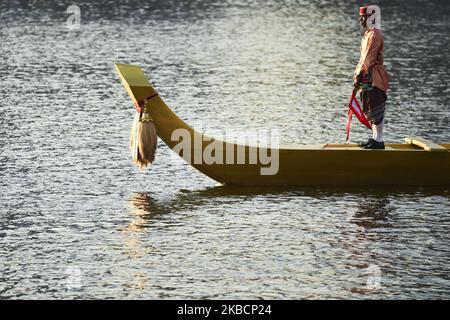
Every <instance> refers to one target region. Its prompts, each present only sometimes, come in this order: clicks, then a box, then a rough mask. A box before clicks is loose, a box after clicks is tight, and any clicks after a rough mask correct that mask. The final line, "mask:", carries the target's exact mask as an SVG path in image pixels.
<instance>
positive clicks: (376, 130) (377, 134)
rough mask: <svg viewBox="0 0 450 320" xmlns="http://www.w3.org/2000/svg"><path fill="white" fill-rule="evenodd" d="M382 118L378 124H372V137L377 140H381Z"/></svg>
mask: <svg viewBox="0 0 450 320" xmlns="http://www.w3.org/2000/svg"><path fill="white" fill-rule="evenodd" d="M383 129H384V119H383V120H382V121H381V122H380V123H379V124H373V125H372V131H373V138H374V139H375V140H376V141H378V142H383Z"/></svg>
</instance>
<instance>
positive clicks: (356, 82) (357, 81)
mask: <svg viewBox="0 0 450 320" xmlns="http://www.w3.org/2000/svg"><path fill="white" fill-rule="evenodd" d="M353 80H354V81H353V86H354V87H359V86H360V85H361V82H362V72H360V73H359V74H355V76H354V79H353Z"/></svg>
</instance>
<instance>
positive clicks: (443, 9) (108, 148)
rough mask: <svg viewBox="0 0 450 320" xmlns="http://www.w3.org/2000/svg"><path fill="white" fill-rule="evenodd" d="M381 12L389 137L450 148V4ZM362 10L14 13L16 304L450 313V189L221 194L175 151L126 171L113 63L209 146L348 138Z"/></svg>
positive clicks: (9, 160)
mask: <svg viewBox="0 0 450 320" xmlns="http://www.w3.org/2000/svg"><path fill="white" fill-rule="evenodd" d="M377 3H378V4H379V5H380V7H381V8H382V28H383V30H384V32H385V36H386V43H385V46H386V51H385V60H386V61H385V62H386V67H387V69H388V72H389V74H390V76H391V82H390V85H391V89H390V91H389V93H388V95H389V98H388V99H389V100H388V110H387V114H386V133H385V140H386V142H401V141H402V140H403V138H404V137H405V136H408V135H420V136H423V137H425V138H428V139H431V140H433V141H436V142H448V141H450V135H449V129H448V128H449V124H450V109H449V103H448V101H449V98H450V91H449V87H448V83H449V81H450V76H449V73H448V70H449V68H450V62H449V58H448V57H449V53H450V50H449V34H450V32H449V31H450V30H449V29H450V21H449V17H450V3H449V2H448V1H418V0H415V1H379V2H377ZM72 4H76V5H78V6H79V7H80V10H81V28H80V30H69V29H68V28H67V25H66V20H67V19H68V17H69V16H70V14H69V13H67V12H66V10H67V8H68V7H69V5H72ZM359 5H360V2H359V1H338V0H335V1H148V2H146V1H131V0H129V1H95V2H92V3H88V2H86V1H77V2H72V1H56V2H55V1H43V0H36V1H13V0H10V1H1V4H0V41H1V43H0V64H1V68H0V124H1V125H0V178H1V179H0V195H1V198H0V199H1V204H0V205H1V206H0V297H1V298H38V299H42V298H113V297H114V298H151V299H156V298H162V299H165V298H219V299H220V298H265V299H271V298H276V299H300V298H366V299H372V298H388V299H391V298H450V274H449V272H450V267H449V260H450V249H449V244H450V236H449V227H450V202H449V190H448V189H442V188H441V189H421V188H416V189H401V190H399V189H371V188H359V189H330V188H321V189H317V188H303V189H287V190H286V189H266V188H264V189H261V188H256V189H255V188H254V189H242V188H224V187H220V186H216V183H215V182H214V181H212V180H210V179H209V178H207V177H205V176H203V175H201V174H200V173H198V172H197V171H195V170H194V169H192V168H191V167H189V166H188V165H187V164H185V163H184V162H183V161H182V160H180V159H178V158H176V157H175V156H173V155H172V154H171V152H170V150H168V149H167V148H166V147H165V146H164V145H162V144H161V145H160V147H159V149H158V154H157V160H156V163H155V165H154V166H153V167H152V168H150V169H149V170H147V171H145V172H140V171H139V170H138V169H136V168H135V167H134V166H133V165H132V164H131V161H130V155H129V152H128V133H129V129H130V125H131V120H132V116H133V112H134V111H133V108H132V105H131V102H130V100H129V98H128V96H127V94H126V92H125V91H124V89H123V87H122V85H121V84H120V82H119V79H118V77H117V75H116V73H115V71H114V68H113V63H114V62H122V63H133V64H138V65H140V66H142V67H143V68H144V70H145V72H146V74H147V75H148V76H149V78H150V79H151V81H152V83H153V84H154V85H155V87H156V88H157V89H158V91H159V92H160V94H161V96H162V97H163V98H164V100H165V101H166V102H167V103H168V104H169V105H170V106H171V107H172V108H173V110H174V111H175V112H176V113H177V114H178V115H179V116H180V117H181V118H183V119H184V120H186V121H187V122H188V123H189V124H191V125H193V126H194V127H197V128H198V127H200V126H201V127H203V129H204V130H205V131H206V133H213V132H214V131H215V130H218V129H219V130H222V129H226V130H227V133H229V132H240V131H242V130H243V128H245V129H248V130H259V129H266V128H273V129H277V130H279V132H280V134H281V136H280V138H281V143H283V144H291V143H301V144H305V143H323V142H338V143H340V142H343V139H344V127H345V121H346V115H345V112H346V110H345V104H346V101H347V99H348V95H349V93H350V90H351V75H352V72H353V68H354V65H355V64H356V63H357V60H358V55H359V52H358V46H359V42H360V37H361V33H360V30H359V27H358V24H357V12H358V7H359ZM352 130H353V131H352V136H351V138H352V140H353V141H359V140H365V139H366V138H367V136H368V133H367V132H366V131H365V130H364V129H363V128H362V126H357V125H356V123H354V125H353V129H352ZM368 169H370V168H368ZM374 270H375V271H374ZM371 279H376V283H377V284H379V287H378V286H377V287H376V288H378V289H376V290H374V288H373V286H372V287H371V286H370V285H369V286H368V285H367V282H368V281H369V282H370V280H371Z"/></svg>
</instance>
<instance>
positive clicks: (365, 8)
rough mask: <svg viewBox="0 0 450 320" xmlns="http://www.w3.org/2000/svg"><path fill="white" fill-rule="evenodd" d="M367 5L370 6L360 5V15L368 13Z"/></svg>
mask: <svg viewBox="0 0 450 320" xmlns="http://www.w3.org/2000/svg"><path fill="white" fill-rule="evenodd" d="M367 7H368V6H364V7H359V15H360V16H365V15H367Z"/></svg>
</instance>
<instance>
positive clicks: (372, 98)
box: [361, 87, 387, 124]
mask: <svg viewBox="0 0 450 320" xmlns="http://www.w3.org/2000/svg"><path fill="white" fill-rule="evenodd" d="M386 100H387V95H386V92H384V91H383V90H380V89H378V88H377V87H373V89H372V90H366V91H364V90H363V91H361V101H362V108H363V112H364V114H365V115H366V118H367V120H369V122H370V123H371V124H379V123H380V122H381V121H383V118H384V111H385V109H386Z"/></svg>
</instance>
